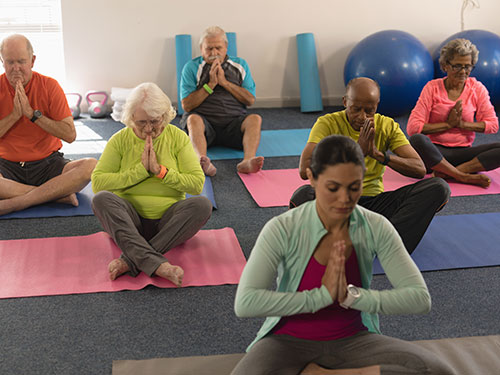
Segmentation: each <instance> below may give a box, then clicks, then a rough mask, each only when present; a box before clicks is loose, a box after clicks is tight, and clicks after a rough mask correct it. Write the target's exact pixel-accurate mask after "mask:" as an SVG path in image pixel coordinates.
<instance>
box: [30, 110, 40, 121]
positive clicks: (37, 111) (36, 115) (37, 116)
mask: <svg viewBox="0 0 500 375" xmlns="http://www.w3.org/2000/svg"><path fill="white" fill-rule="evenodd" d="M41 117H42V112H40V111H39V110H38V109H35V110H34V111H33V117H32V118H31V122H35V121H36V120H38V119H39V118H41Z"/></svg>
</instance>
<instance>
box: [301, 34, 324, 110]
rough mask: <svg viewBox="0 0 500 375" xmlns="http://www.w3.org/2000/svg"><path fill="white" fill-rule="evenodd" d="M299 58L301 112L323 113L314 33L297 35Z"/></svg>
mask: <svg viewBox="0 0 500 375" xmlns="http://www.w3.org/2000/svg"><path fill="white" fill-rule="evenodd" d="M297 57H298V61H299V81H300V110H301V111H302V112H317V111H322V110H323V101H322V98H321V86H320V84H319V72H318V60H317V58H316V46H315V43H314V35H313V34H312V33H304V34H297Z"/></svg>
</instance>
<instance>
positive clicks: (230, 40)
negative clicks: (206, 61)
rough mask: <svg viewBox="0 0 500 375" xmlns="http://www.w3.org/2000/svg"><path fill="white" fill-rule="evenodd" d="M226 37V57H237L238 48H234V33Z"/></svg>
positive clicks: (227, 34)
mask: <svg viewBox="0 0 500 375" xmlns="http://www.w3.org/2000/svg"><path fill="white" fill-rule="evenodd" d="M226 36H227V55H228V56H232V57H237V56H238V48H237V47H236V33H232V32H228V33H226Z"/></svg>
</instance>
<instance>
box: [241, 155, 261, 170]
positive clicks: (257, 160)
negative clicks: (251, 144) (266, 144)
mask: <svg viewBox="0 0 500 375" xmlns="http://www.w3.org/2000/svg"><path fill="white" fill-rule="evenodd" d="M263 165H264V157H263V156H254V157H253V158H250V159H243V160H242V161H241V162H240V163H239V164H238V165H237V166H236V169H237V170H238V172H240V173H256V172H258V171H260V170H261V169H262V166H263Z"/></svg>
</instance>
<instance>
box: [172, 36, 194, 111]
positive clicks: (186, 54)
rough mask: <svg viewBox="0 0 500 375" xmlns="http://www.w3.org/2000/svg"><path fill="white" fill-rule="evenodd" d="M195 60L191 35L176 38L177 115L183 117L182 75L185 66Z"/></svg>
mask: <svg viewBox="0 0 500 375" xmlns="http://www.w3.org/2000/svg"><path fill="white" fill-rule="evenodd" d="M192 58H193V54H192V51H191V35H189V34H180V35H176V36H175V66H176V71H177V113H178V114H179V115H182V114H183V113H184V110H183V109H182V105H181V75H182V68H184V65H186V63H187V62H188V61H189V60H191V59H192Z"/></svg>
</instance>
